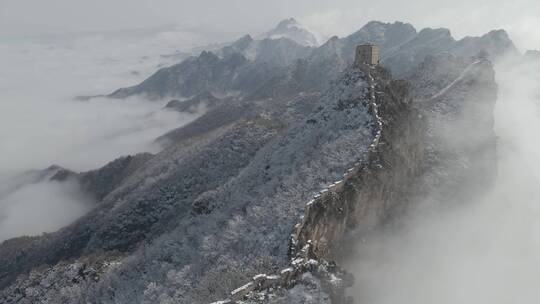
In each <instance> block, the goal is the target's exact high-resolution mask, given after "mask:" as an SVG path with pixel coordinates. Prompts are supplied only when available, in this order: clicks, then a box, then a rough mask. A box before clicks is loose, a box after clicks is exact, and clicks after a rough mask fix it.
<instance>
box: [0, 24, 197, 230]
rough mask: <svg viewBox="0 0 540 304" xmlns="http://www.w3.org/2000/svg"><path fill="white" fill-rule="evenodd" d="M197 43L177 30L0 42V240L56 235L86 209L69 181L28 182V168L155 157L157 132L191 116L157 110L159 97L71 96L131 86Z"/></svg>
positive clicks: (90, 166)
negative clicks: (85, 98)
mask: <svg viewBox="0 0 540 304" xmlns="http://www.w3.org/2000/svg"><path fill="white" fill-rule="evenodd" d="M205 42H206V41H205V39H204V37H202V36H201V35H198V34H196V33H191V32H185V31H181V30H179V29H162V30H160V31H155V32H152V31H146V32H142V33H139V32H137V31H132V32H127V33H110V34H107V33H106V34H99V33H86V34H70V35H63V36H51V35H48V36H33V37H28V36H21V37H10V38H0V66H1V67H2V69H0V185H1V186H0V241H2V240H4V239H6V238H8V237H14V236H19V235H34V234H39V233H42V232H50V231H54V230H56V229H58V228H60V227H62V226H64V225H66V224H68V223H70V222H71V221H73V220H75V219H77V218H78V217H80V216H81V215H83V214H84V213H85V212H87V211H88V210H89V209H90V208H91V207H92V202H90V201H89V200H88V199H87V198H85V197H83V196H82V194H80V193H79V191H78V189H77V186H76V185H75V184H69V183H57V182H48V181H41V182H39V183H34V182H31V183H29V182H28V181H25V179H24V178H21V175H24V174H25V172H27V171H28V170H34V169H35V170H39V169H45V168H47V167H49V166H50V165H53V164H56V165H59V166H62V167H65V168H68V169H71V170H74V171H78V172H80V171H85V170H91V169H96V168H99V167H101V166H103V165H105V164H106V163H107V162H109V161H111V160H113V159H115V158H117V157H119V156H122V155H128V154H135V153H140V152H152V153H155V152H158V151H159V150H160V149H161V147H159V146H158V145H156V144H155V143H154V139H155V138H156V137H158V136H160V135H162V134H163V133H165V132H167V131H168V130H171V129H173V128H176V127H179V126H181V125H182V124H185V123H187V122H189V121H191V120H192V119H194V116H193V115H181V114H179V113H177V112H173V111H168V110H164V109H163V106H164V103H165V102H166V101H167V100H162V101H153V102H151V101H148V100H145V99H144V98H140V97H136V98H130V99H127V100H113V99H108V98H103V97H100V98H95V99H92V100H89V101H81V100H77V99H76V98H75V97H77V96H87V95H99V94H108V93H110V92H112V91H114V90H115V89H117V88H119V87H124V86H130V85H134V84H137V83H138V82H140V81H141V80H143V79H144V78H146V77H147V76H149V75H150V74H152V73H153V72H155V71H156V70H157V69H158V68H159V67H162V66H166V65H170V64H173V63H176V62H178V61H179V60H181V59H182V58H183V57H185V56H186V55H185V52H186V51H187V50H189V49H190V48H192V47H193V46H196V45H200V44H203V43H205ZM17 182H23V184H21V185H17V184H16V183H17ZM14 183H15V185H14Z"/></svg>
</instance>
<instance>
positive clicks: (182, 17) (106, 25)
mask: <svg viewBox="0 0 540 304" xmlns="http://www.w3.org/2000/svg"><path fill="white" fill-rule="evenodd" d="M538 12H540V2H539V1H538V0H513V1H501V0H453V1H448V0H446V1H441V0H416V1H397V0H377V1H365V0H333V1H327V0H324V1H323V0H294V1H291V0H272V1H267V0H264V1H263V0H227V1H222V0H92V1H88V0H46V1H44V0H0V35H4V36H5V35H21V34H42V33H63V32H79V31H104V30H119V29H139V28H149V27H160V26H164V25H180V26H182V27H191V28H197V29H199V30H201V29H204V30H209V31H216V32H219V33H220V34H222V35H223V37H225V38H227V39H228V38H230V37H233V36H238V35H241V34H244V33H246V32H250V33H257V32H260V31H263V30H265V29H268V28H270V27H271V26H273V25H274V24H275V23H276V22H277V21H279V20H281V19H283V18H287V17H296V18H297V19H299V20H300V21H302V22H304V23H307V24H308V25H309V26H311V27H313V28H315V29H316V30H318V31H321V32H323V34H326V35H334V34H337V35H345V34H347V33H350V32H352V31H354V30H356V29H358V28H359V27H361V26H362V25H363V24H365V23H366V22H367V21H369V20H373V19H376V20H381V21H394V20H402V21H408V22H411V23H413V24H414V25H415V26H416V27H417V28H421V27H426V26H430V27H448V28H450V29H451V30H452V32H453V33H454V35H455V36H456V37H458V38H460V37H463V36H464V35H479V34H482V33H484V32H487V31H489V30H491V29H498V28H504V29H506V30H508V31H509V32H510V34H511V35H512V38H513V39H514V40H515V41H516V44H517V45H518V46H519V47H520V48H521V49H529V48H537V49H540V32H539V31H540V30H539V29H540V14H539V13H538Z"/></svg>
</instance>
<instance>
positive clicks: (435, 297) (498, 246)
mask: <svg viewBox="0 0 540 304" xmlns="http://www.w3.org/2000/svg"><path fill="white" fill-rule="evenodd" d="M496 72H497V76H496V78H497V83H498V85H499V96H498V100H497V105H496V109H495V131H496V133H497V136H498V138H499V139H498V146H497V153H498V177H497V180H496V182H495V185H494V187H493V189H491V190H490V189H484V190H485V191H486V192H487V193H486V194H485V195H484V196H482V197H480V198H478V199H474V200H472V201H466V202H463V204H461V205H460V206H459V207H456V208H444V210H441V209H437V208H436V209H435V210H430V211H424V212H422V211H419V212H418V211H415V215H411V216H410V217H409V218H407V219H406V220H405V222H406V224H405V226H404V228H403V229H402V230H400V231H395V230H392V231H391V232H382V233H380V234H379V235H375V236H372V237H370V238H369V239H367V240H364V242H362V243H360V244H358V246H357V247H358V254H357V255H356V256H355V257H354V259H352V260H350V261H348V263H349V264H350V265H349V266H350V267H346V268H347V269H348V270H349V271H352V272H353V273H354V275H355V277H356V287H355V288H354V291H352V295H353V296H354V298H355V300H356V301H357V302H358V303H374V304H387V303H388V304H389V303H415V304H418V303H442V304H444V303H449V304H450V303H486V304H487V303H532V302H535V301H536V299H537V298H538V280H539V279H540V274H539V272H538V267H539V266H540V242H539V241H540V222H539V221H538V217H539V215H540V205H538V197H539V195H540V189H539V188H538V185H539V184H540V173H539V172H540V153H539V152H540V151H539V149H540V145H539V143H538V141H537V140H536V138H537V134H538V132H540V108H539V107H540V83H539V82H538V79H540V62H536V63H535V64H531V63H530V62H529V63H521V62H519V61H516V60H507V61H503V62H499V63H498V64H497V65H496ZM461 134H462V136H466V135H465V134H466V133H461ZM443 205H444V202H443Z"/></svg>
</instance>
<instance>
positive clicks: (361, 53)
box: [354, 43, 381, 67]
mask: <svg viewBox="0 0 540 304" xmlns="http://www.w3.org/2000/svg"><path fill="white" fill-rule="evenodd" d="M380 54H381V52H380V49H379V46H377V45H375V44H372V43H366V44H361V45H358V46H357V47H356V54H355V58H354V65H355V66H357V67H363V66H366V65H367V66H372V65H378V64H379V60H380Z"/></svg>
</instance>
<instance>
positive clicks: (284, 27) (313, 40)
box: [258, 18, 319, 46]
mask: <svg viewBox="0 0 540 304" xmlns="http://www.w3.org/2000/svg"><path fill="white" fill-rule="evenodd" d="M258 38H259V39H280V38H287V39H290V40H292V41H294V42H296V43H298V44H300V45H303V46H318V45H319V40H318V39H317V37H316V35H315V34H314V33H313V32H311V31H310V30H309V29H307V28H306V27H305V26H304V25H302V24H300V23H299V22H298V21H296V19H294V18H288V19H285V20H282V21H280V22H279V23H278V25H277V26H276V27H275V28H273V29H272V30H270V31H268V32H266V33H263V34H262V35H260V36H259V37H258Z"/></svg>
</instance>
